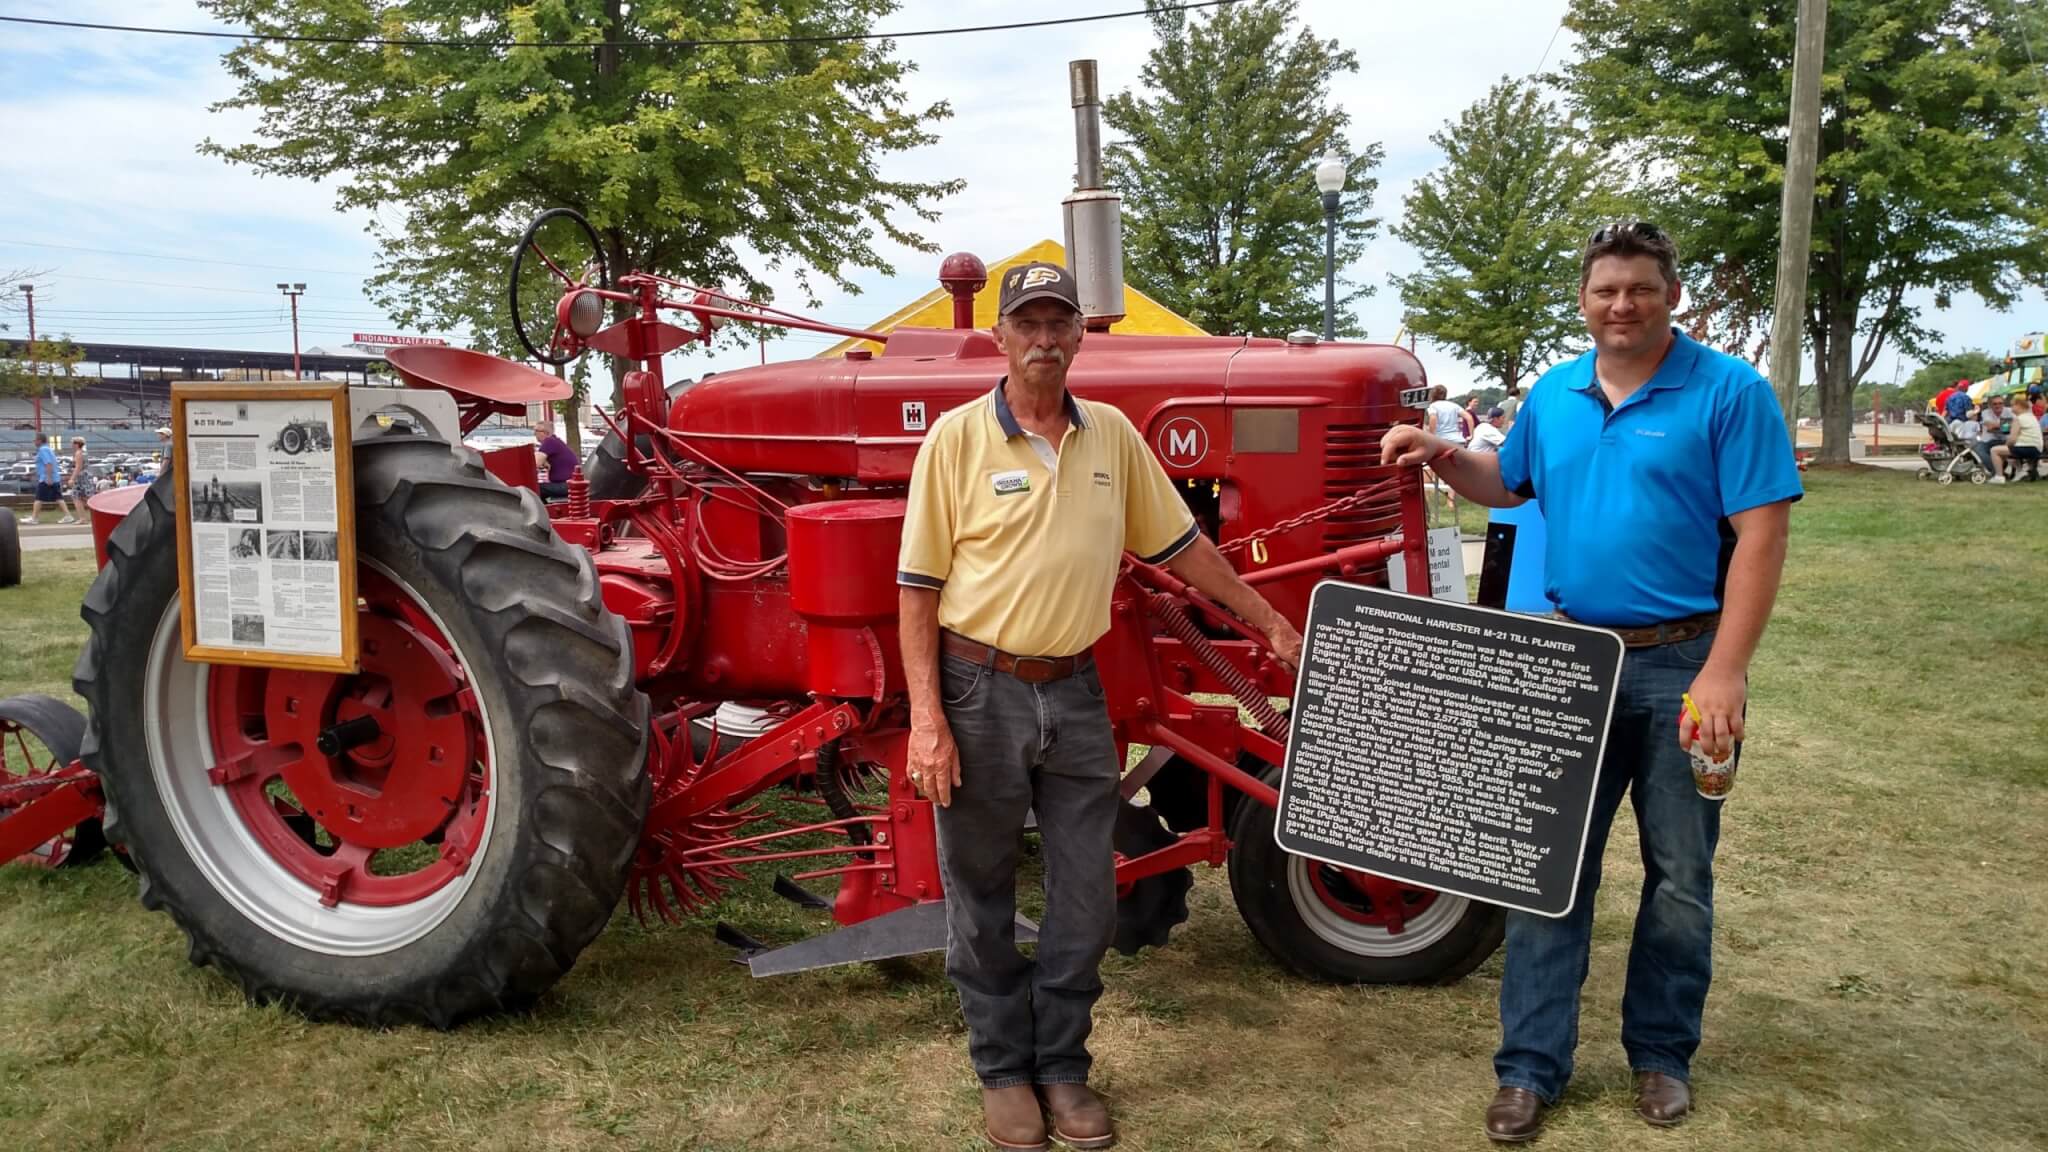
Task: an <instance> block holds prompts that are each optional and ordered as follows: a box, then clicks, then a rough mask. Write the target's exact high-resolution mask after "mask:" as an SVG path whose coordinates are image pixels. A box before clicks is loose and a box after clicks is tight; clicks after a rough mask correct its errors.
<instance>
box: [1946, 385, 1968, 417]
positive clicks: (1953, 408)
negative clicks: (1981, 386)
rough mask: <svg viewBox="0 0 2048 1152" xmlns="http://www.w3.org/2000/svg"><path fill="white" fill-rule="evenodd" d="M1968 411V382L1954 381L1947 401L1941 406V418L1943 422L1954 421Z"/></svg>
mask: <svg viewBox="0 0 2048 1152" xmlns="http://www.w3.org/2000/svg"><path fill="white" fill-rule="evenodd" d="M1969 410H1970V382H1969V381H1968V380H1958V381H1956V386H1955V389H1954V390H1953V391H1951V392H1950V393H1949V396H1948V399H1947V400H1946V401H1945V402H1943V404H1942V406H1941V418H1942V419H1944V420H1954V419H1957V418H1958V417H1960V416H1962V414H1963V413H1965V412H1967V411H1969Z"/></svg>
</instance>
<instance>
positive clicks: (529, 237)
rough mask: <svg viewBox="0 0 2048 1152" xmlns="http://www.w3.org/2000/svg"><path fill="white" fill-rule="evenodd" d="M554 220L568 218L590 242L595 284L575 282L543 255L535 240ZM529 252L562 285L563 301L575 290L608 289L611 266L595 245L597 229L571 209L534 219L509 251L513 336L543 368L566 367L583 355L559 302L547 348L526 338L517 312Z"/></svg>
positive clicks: (601, 248)
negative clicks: (547, 224) (515, 245)
mask: <svg viewBox="0 0 2048 1152" xmlns="http://www.w3.org/2000/svg"><path fill="white" fill-rule="evenodd" d="M557 216H563V217H567V218H568V219H570V220H572V221H574V222H575V223H576V226H577V227H579V228H581V229H582V230H583V235H584V237H585V238H586V239H587V240H589V241H590V254H591V261H590V262H591V263H594V264H595V265H596V267H597V279H596V281H594V282H591V281H586V280H579V279H576V278H574V277H573V276H571V275H570V273H569V272H568V271H567V270H566V269H565V268H564V266H563V265H562V264H560V263H558V262H556V261H555V260H553V259H551V258H550V257H549V256H548V254H547V253H546V252H544V251H542V250H541V247H540V244H539V242H538V241H537V240H536V239H535V237H536V236H538V235H539V233H540V230H541V227H542V226H543V225H545V224H546V223H547V222H548V221H550V220H552V219H554V218H555V217H557ZM529 251H530V252H532V253H533V254H534V255H535V256H537V257H538V258H539V259H540V262H541V263H542V264H545V265H546V266H547V269H548V271H549V272H550V273H552V274H553V275H554V278H555V279H557V280H559V281H561V284H562V295H563V296H565V297H566V296H568V295H570V294H573V293H574V292H576V291H577V290H578V289H583V288H610V287H611V283H612V274H611V265H610V264H609V262H607V261H606V260H605V256H604V245H603V244H601V243H599V242H598V238H597V229H595V228H592V227H591V226H590V221H588V220H586V219H584V218H583V214H582V213H580V212H578V211H576V210H575V209H574V208H550V209H548V210H547V211H545V212H543V213H541V214H540V215H538V216H535V217H534V218H533V222H532V223H531V224H528V225H527V226H526V232H525V234H524V235H522V236H520V237H519V246H518V247H517V248H514V249H513V250H512V278H511V281H510V283H509V284H508V285H507V297H508V303H509V305H510V307H511V309H512V334H513V335H514V336H516V337H518V338H519V343H520V345H521V346H522V347H524V348H525V349H526V351H527V352H528V353H529V354H531V355H532V356H533V358H534V359H535V360H538V361H540V362H541V363H543V364H567V363H568V362H569V361H571V360H574V359H575V358H576V357H577V356H579V355H581V354H582V352H583V338H582V337H581V336H578V335H577V334H576V333H575V332H572V331H570V329H569V326H568V324H567V317H568V311H569V310H568V309H567V308H564V307H563V306H562V305H561V303H560V300H559V299H558V300H557V303H556V306H555V308H554V327H553V329H552V330H551V331H550V332H549V333H548V341H547V344H546V345H545V346H536V345H535V344H534V342H533V338H532V337H531V336H530V335H528V334H527V331H526V320H525V317H524V316H523V315H522V314H521V312H520V308H519V278H520V275H521V274H522V273H523V272H524V271H525V268H526V254H527V253H528V252H529ZM588 273H589V264H586V265H585V266H584V269H583V274H585V275H587V274H588ZM594 302H595V303H597V304H598V306H599V308H600V309H601V308H602V307H603V302H602V301H594ZM600 314H601V313H600Z"/></svg>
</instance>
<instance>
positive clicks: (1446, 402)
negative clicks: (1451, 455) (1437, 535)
mask: <svg viewBox="0 0 2048 1152" xmlns="http://www.w3.org/2000/svg"><path fill="white" fill-rule="evenodd" d="M1449 397H1450V393H1449V392H1448V391H1446V390H1445V388H1444V386H1443V385H1441V384H1438V385H1436V386H1435V387H1432V388H1431V389H1430V390H1429V407H1427V408H1425V409H1423V410H1422V426H1423V427H1424V428H1426V429H1428V430H1429V431H1430V432H1431V433H1432V434H1434V435H1435V436H1436V437H1437V438H1438V439H1440V440H1442V441H1443V442H1444V443H1446V444H1455V445H1457V446H1459V447H1463V446H1464V444H1465V442H1466V440H1468V439H1469V438H1470V434H1469V433H1467V431H1466V430H1465V410H1464V409H1463V408H1461V407H1459V406H1458V402H1457V401H1455V400H1452V399H1450V398H1449ZM1431 475H1432V476H1434V475H1435V473H1434V472H1432V473H1431ZM1434 486H1435V488H1436V489H1437V491H1438V492H1439V493H1441V494H1442V495H1443V498H1444V503H1445V505H1446V506H1447V507H1449V508H1450V510H1451V512H1452V514H1453V515H1455V514H1456V513H1457V511H1458V494H1457V492H1456V491H1455V490H1451V489H1446V488H1445V487H1444V486H1443V483H1442V481H1441V480H1438V481H1436V482H1435V485H1434Z"/></svg>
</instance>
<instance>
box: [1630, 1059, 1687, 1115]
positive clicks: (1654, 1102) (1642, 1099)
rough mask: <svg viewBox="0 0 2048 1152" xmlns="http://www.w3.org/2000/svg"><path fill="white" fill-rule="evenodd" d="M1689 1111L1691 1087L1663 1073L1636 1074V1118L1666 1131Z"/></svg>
mask: <svg viewBox="0 0 2048 1152" xmlns="http://www.w3.org/2000/svg"><path fill="white" fill-rule="evenodd" d="M1690 1111H1692V1086H1691V1085H1689V1084H1687V1083H1686V1082H1685V1081H1683V1080H1680V1079H1679V1078H1678V1077H1676V1076H1666V1075H1665V1074H1663V1073H1662V1072H1638V1073H1636V1115H1638V1116H1641V1117H1642V1118H1643V1119H1644V1120H1647V1121H1649V1122H1650V1123H1652V1124H1655V1125H1656V1126H1657V1127H1659V1128H1669V1127H1671V1126H1673V1125H1675V1124H1677V1123H1678V1122H1679V1121H1680V1120H1683V1119H1685V1114H1686V1113H1687V1112H1690Z"/></svg>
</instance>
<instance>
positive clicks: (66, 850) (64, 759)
mask: <svg viewBox="0 0 2048 1152" xmlns="http://www.w3.org/2000/svg"><path fill="white" fill-rule="evenodd" d="M84 740H85V717H83V716H81V715H79V714H78V709H76V708H73V707H72V706H71V705H69V704H66V703H65V702H64V701H62V700H59V699H57V698H56V697H54V696H41V695H35V694H29V695H24V696H9V697H7V698H6V699H4V700H0V785H7V784H21V783H27V782H28V781H30V780H33V779H36V778H37V777H46V776H49V775H51V774H53V773H55V772H57V771H59V770H61V769H63V768H65V767H67V766H69V765H70V763H71V762H72V761H73V760H76V759H78V746H79V745H80V744H81V743H82V742H84ZM11 808H12V805H11V804H10V803H9V802H8V800H7V797H6V795H5V794H0V819H4V818H5V817H6V815H7V813H8V812H9V811H10V810H11ZM106 846H107V842H106V840H105V839H103V838H102V837H101V835H100V822H99V821H98V820H97V819H94V820H85V821H81V822H80V823H78V824H77V825H76V826H74V827H72V828H70V829H68V830H66V831H65V832H63V833H61V834H59V835H57V836H54V837H51V838H50V839H48V840H45V841H44V842H43V843H41V844H38V845H36V846H35V847H34V848H31V849H29V850H28V851H27V852H25V853H23V854H22V855H21V856H18V857H16V858H15V860H14V863H17V864H26V865H29V866H31V867H36V868H76V867H78V866H79V865H81V864H84V863H86V862H87V861H90V860H91V859H93V858H94V857H96V856H98V855H99V854H100V852H101V851H102V850H104V849H105V848H106ZM5 863H7V861H5V860H0V864H5Z"/></svg>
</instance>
